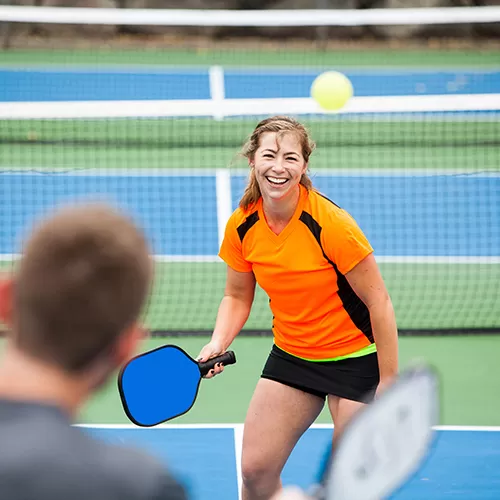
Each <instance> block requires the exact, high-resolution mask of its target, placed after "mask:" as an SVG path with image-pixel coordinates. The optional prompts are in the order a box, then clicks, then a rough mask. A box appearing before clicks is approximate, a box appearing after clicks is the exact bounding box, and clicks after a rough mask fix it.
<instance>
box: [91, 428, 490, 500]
mask: <svg viewBox="0 0 500 500" xmlns="http://www.w3.org/2000/svg"><path fill="white" fill-rule="evenodd" d="M85 431H86V432H90V433H91V434H92V435H94V436H96V437H98V438H99V439H104V440H106V441H109V442H112V443H115V444H119V445H126V446H129V445H132V446H139V447H140V448H142V449H144V450H146V451H147V452H149V453H152V454H154V455H155V456H156V457H158V458H159V459H160V460H162V461H163V462H164V463H165V464H166V465H167V466H168V467H169V468H170V469H171V470H172V471H173V472H174V473H175V474H176V475H177V477H178V478H180V479H181V480H182V481H183V482H185V484H186V485H187V487H188V488H189V491H190V493H191V498H192V499H193V500H212V499H214V498H217V500H237V499H238V477H239V475H238V474H239V472H238V471H239V465H238V464H239V453H240V449H241V435H242V434H241V433H242V428H241V425H227V426H225V425H207V426H203V425H200V426H188V425H185V426H175V425H174V426H170V427H169V426H165V427H157V428H152V429H140V428H134V427H132V426H95V427H89V428H86V429H85ZM331 436H332V429H331V428H330V427H328V426H326V425H324V426H321V425H316V426H313V427H312V428H311V429H309V430H308V431H307V432H306V433H305V434H304V436H303V437H302V438H301V440H300V441H299V443H298V445H297V446H296V448H295V450H294V451H293V453H292V455H291V457H290V459H289V461H288V462H287V464H286V466H285V470H284V473H283V476H282V478H283V483H284V484H295V485H299V486H301V487H302V488H306V489H307V488H309V487H311V486H312V485H313V484H314V483H315V481H316V480H317V477H318V472H319V469H320V464H321V462H322V460H323V458H324V455H325V451H326V450H327V449H328V444H329V442H330V439H331ZM237 458H238V459H237ZM499 498H500V428H466V427H464V428H452V427H450V428H439V429H438V431H437V435H436V440H435V443H434V446H433V448H432V449H431V453H430V455H429V457H428V458H427V460H426V461H425V463H424V464H423V466H422V467H421V468H420V470H419V471H417V473H416V474H415V475H414V476H413V477H412V478H410V479H409V481H408V482H407V483H406V484H405V485H404V486H403V487H402V488H401V489H400V490H399V491H397V492H396V493H395V494H394V495H392V496H391V499H393V500H424V499H427V500H446V499H450V500H452V499H453V500H498V499H499Z"/></svg>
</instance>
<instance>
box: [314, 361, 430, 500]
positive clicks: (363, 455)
mask: <svg viewBox="0 0 500 500" xmlns="http://www.w3.org/2000/svg"><path fill="white" fill-rule="evenodd" d="M438 413H439V396H438V383H437V378H436V375H435V374H434V372H432V371H431V370H430V369H429V368H427V367H421V368H414V369H411V370H409V371H407V372H405V373H403V375H402V376H401V377H400V378H399V379H398V380H397V381H396V382H395V383H394V384H393V385H392V386H391V387H390V388H388V389H387V390H386V391H385V392H384V393H382V395H381V396H380V397H379V398H378V399H377V400H375V401H374V402H373V403H372V404H370V405H367V406H366V407H365V408H364V409H363V410H361V411H360V412H359V413H358V414H357V415H356V416H355V417H354V418H353V419H352V421H351V422H350V424H349V425H348V427H347V428H346V429H345V431H344V433H343V435H342V437H341V438H340V440H339V441H338V444H337V447H336V449H335V450H334V452H333V453H332V455H331V456H330V457H329V460H328V462H327V465H326V467H325V471H324V476H323V479H322V482H323V485H322V488H321V490H320V492H318V494H317V498H321V499H322V500H354V499H359V498H362V499H363V500H380V499H381V498H386V497H387V495H390V494H391V493H392V492H393V491H394V490H395V489H397V488H399V487H400V486H401V485H402V484H404V482H406V481H407V480H408V478H409V476H411V475H412V474H414V473H415V472H416V471H417V470H418V468H419V467H420V465H421V464H422V461H423V460H424V458H425V457H426V455H427V453H428V450H429V446H430V444H431V442H432V439H433V435H434V431H433V429H432V427H433V426H434V425H436V424H437V423H438V418H439V417H438Z"/></svg>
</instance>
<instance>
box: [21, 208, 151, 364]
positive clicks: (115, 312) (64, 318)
mask: <svg viewBox="0 0 500 500" xmlns="http://www.w3.org/2000/svg"><path fill="white" fill-rule="evenodd" d="M151 271H152V269H151V261H150V256H149V249H148V245H147V242H146V240H145V237H144V235H143V234H142V233H141V231H140V230H139V229H138V228H137V227H136V226H135V224H134V223H133V222H132V220H131V219H129V218H128V217H126V216H125V215H123V214H121V213H120V212H118V211H116V210H114V209H112V208H111V207H109V206H106V205H103V204H94V205H77V206H73V207H64V208H61V209H59V210H58V211H56V212H55V213H54V214H53V215H52V216H50V217H48V218H46V219H44V220H43V221H41V222H40V223H39V224H38V225H37V226H36V227H35V228H34V230H33V232H32V233H31V237H30V238H29V240H28V241H27V242H26V244H25V246H24V251H23V256H22V259H21V261H20V263H19V265H18V268H17V270H16V273H15V278H14V283H13V292H12V318H11V323H12V335H13V342H14V343H15V345H16V347H17V348H18V349H19V350H20V351H22V352H24V353H25V354H27V355H29V356H31V357H33V358H36V359H39V360H40V361H42V362H45V363H49V364H51V365H53V366H56V367H58V368H60V369H62V370H64V371H66V372H71V373H77V372H79V371H81V370H85V369H87V368H88V367H89V366H92V364H93V363H94V362H95V361H96V360H98V359H99V358H100V357H101V356H102V355H104V354H105V353H106V352H107V350H108V349H109V348H112V347H113V345H114V343H115V342H116V340H117V339H118V338H119V337H120V335H121V334H123V333H124V332H125V331H127V329H130V328H133V327H134V325H135V324H136V322H137V321H138V317H139V316H140V314H141V310H142V307H143V305H144V302H145V299H146V297H147V294H148V291H149V286H150V281H151Z"/></svg>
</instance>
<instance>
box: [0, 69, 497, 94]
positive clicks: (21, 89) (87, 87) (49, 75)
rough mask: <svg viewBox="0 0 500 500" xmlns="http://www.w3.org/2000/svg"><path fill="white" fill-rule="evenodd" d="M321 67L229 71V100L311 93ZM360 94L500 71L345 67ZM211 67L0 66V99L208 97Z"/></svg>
mask: <svg viewBox="0 0 500 500" xmlns="http://www.w3.org/2000/svg"><path fill="white" fill-rule="evenodd" d="M322 71H324V70H322V69H321V70H320V69H315V70H312V69H307V68H298V69H289V70H286V69H275V68H262V67H261V68H258V69H252V68H245V69H238V70H236V69H225V71H224V77H223V88H224V93H225V97H226V98H227V99H237V98H242V99H252V98H292V97H308V96H309V93H310V88H311V84H312V82H313V81H314V79H315V78H316V76H318V75H319V74H320V73H321V72H322ZM344 73H345V74H346V76H347V77H349V79H350V80H351V82H352V84H353V86H354V89H355V94H356V95H357V96H360V97H361V96H413V95H437V94H488V93H499V92H500V71H498V70H496V71H495V70H492V71H488V70H486V69H484V70H481V71H471V70H470V69H456V70H450V71H436V70H427V71H425V70H417V69H414V68H412V69H408V70H392V69H391V70H364V71H361V70H345V71H344ZM210 93H211V91H210V76H209V69H208V68H202V69H196V68H193V69H191V70H189V69H186V68H170V69H161V70H158V69H149V70H147V69H144V70H140V69H137V68H128V69H127V68H121V69H112V68H109V67H105V66H104V67H102V68H99V69H90V68H85V67H70V68H42V69H40V68H37V69H29V68H19V69H13V68H8V69H0V102H9V101H12V102H33V101H87V100H88V101H100V100H109V101H113V100H148V99H159V100H163V99H173V100H175V99H209V98H210Z"/></svg>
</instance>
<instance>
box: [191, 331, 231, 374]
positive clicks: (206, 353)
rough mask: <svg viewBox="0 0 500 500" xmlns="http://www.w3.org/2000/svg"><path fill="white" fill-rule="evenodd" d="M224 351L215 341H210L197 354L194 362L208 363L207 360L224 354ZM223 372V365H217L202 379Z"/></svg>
mask: <svg viewBox="0 0 500 500" xmlns="http://www.w3.org/2000/svg"><path fill="white" fill-rule="evenodd" d="M224 352H225V350H224V349H223V347H222V345H221V344H220V343H219V342H217V341H214V340H212V341H210V342H209V343H208V344H207V345H206V346H205V347H203V349H202V350H201V351H200V354H198V357H197V358H196V361H208V360H209V359H212V358H215V357H216V356H220V355H221V354H224ZM223 371H224V365H222V364H221V363H217V364H216V365H215V366H214V367H213V368H212V369H211V370H210V371H209V372H208V373H207V374H206V375H205V376H204V377H203V378H213V377H215V375H218V374H219V373H222V372H223Z"/></svg>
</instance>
